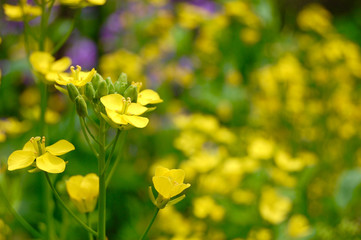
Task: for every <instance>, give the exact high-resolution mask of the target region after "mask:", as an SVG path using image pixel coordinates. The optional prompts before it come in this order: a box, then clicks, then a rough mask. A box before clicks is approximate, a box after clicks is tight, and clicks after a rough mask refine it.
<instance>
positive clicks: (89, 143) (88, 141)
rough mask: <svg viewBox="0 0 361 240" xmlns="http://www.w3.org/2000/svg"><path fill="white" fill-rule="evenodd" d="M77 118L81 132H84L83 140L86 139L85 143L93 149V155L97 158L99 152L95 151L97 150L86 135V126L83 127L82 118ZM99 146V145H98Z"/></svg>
mask: <svg viewBox="0 0 361 240" xmlns="http://www.w3.org/2000/svg"><path fill="white" fill-rule="evenodd" d="M79 119H80V125H81V130H82V132H83V134H84V137H85V140H86V141H87V143H88V145H89V147H90V148H91V150H92V151H93V153H94V155H95V156H96V157H97V158H99V154H98V153H97V150H95V148H94V146H93V144H91V142H90V139H89V137H88V134H87V131H86V128H85V122H84V118H82V117H79ZM100 148H101V146H100Z"/></svg>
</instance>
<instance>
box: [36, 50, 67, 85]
mask: <svg viewBox="0 0 361 240" xmlns="http://www.w3.org/2000/svg"><path fill="white" fill-rule="evenodd" d="M30 63H31V65H32V66H33V68H34V70H35V71H37V72H39V73H41V74H43V75H44V76H45V78H46V80H48V81H50V82H54V81H55V80H56V79H57V78H58V73H62V72H64V71H65V70H66V69H67V68H68V67H69V66H70V65H71V59H70V58H68V57H63V58H61V59H59V60H57V61H55V58H54V57H53V56H52V55H51V54H50V53H47V52H33V53H32V54H31V55H30Z"/></svg>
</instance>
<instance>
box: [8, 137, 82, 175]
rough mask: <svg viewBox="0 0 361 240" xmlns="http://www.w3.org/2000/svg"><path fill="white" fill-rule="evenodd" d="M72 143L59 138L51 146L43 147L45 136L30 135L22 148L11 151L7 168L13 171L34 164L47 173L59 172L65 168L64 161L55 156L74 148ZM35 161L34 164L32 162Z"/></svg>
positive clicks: (36, 167)
mask: <svg viewBox="0 0 361 240" xmlns="http://www.w3.org/2000/svg"><path fill="white" fill-rule="evenodd" d="M74 149H75V148H74V146H73V144H71V143H70V142H68V141H66V140H60V141H58V142H56V143H54V144H53V145H51V146H48V147H45V137H43V138H40V137H35V138H34V137H32V138H31V139H30V141H28V142H27V143H26V144H25V145H24V147H23V149H22V150H17V151H15V152H13V153H12V154H11V155H10V156H9V159H8V170H9V171H13V170H17V169H22V168H26V167H29V166H31V165H34V167H35V169H32V170H30V171H31V172H33V171H35V170H37V169H40V170H43V171H45V172H49V173H61V172H64V170H65V165H66V163H65V161H64V160H63V159H61V158H59V157H57V156H60V155H63V154H65V153H68V152H70V151H72V150H74ZM34 162H35V164H34Z"/></svg>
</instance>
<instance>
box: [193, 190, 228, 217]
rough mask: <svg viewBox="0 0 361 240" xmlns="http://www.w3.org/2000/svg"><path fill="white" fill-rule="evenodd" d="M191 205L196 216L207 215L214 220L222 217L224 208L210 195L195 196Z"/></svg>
mask: <svg viewBox="0 0 361 240" xmlns="http://www.w3.org/2000/svg"><path fill="white" fill-rule="evenodd" d="M193 205H194V208H193V213H194V215H195V216H196V217H198V218H206V217H208V216H209V217H210V218H211V219H212V220H214V221H221V220H222V219H223V217H224V214H225V210H224V208H223V207H222V206H220V205H218V204H217V203H216V202H215V201H214V199H213V198H211V197H210V196H203V197H199V198H196V199H195V200H194V201H193Z"/></svg>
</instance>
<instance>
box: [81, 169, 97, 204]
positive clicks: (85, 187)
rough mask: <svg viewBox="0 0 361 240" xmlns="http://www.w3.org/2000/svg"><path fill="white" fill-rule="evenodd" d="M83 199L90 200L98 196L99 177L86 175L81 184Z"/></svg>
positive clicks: (91, 174) (93, 174)
mask: <svg viewBox="0 0 361 240" xmlns="http://www.w3.org/2000/svg"><path fill="white" fill-rule="evenodd" d="M81 188H82V191H83V192H84V197H86V198H88V199H90V198H94V197H98V195H99V177H98V176H97V175H96V174H95V173H89V174H87V175H86V176H85V177H84V179H83V182H82V183H81Z"/></svg>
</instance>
